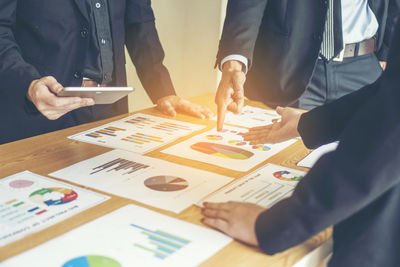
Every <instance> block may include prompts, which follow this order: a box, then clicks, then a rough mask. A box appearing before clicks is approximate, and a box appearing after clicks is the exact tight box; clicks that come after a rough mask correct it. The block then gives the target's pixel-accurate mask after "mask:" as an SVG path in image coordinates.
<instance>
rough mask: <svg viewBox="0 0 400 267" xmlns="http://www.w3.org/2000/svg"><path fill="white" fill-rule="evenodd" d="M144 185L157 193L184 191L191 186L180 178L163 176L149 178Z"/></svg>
mask: <svg viewBox="0 0 400 267" xmlns="http://www.w3.org/2000/svg"><path fill="white" fill-rule="evenodd" d="M144 185H145V186H147V187H148V188H150V189H152V190H155V191H164V192H171V191H179V190H183V189H185V188H187V187H188V186H189V183H188V182H187V181H186V180H185V179H182V178H179V177H175V176H164V175H161V176H154V177H150V178H147V179H146V180H145V181H144Z"/></svg>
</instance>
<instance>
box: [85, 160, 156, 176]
mask: <svg viewBox="0 0 400 267" xmlns="http://www.w3.org/2000/svg"><path fill="white" fill-rule="evenodd" d="M148 167H149V166H148V165H145V164H140V163H137V162H134V161H130V160H126V159H122V158H118V159H115V160H112V161H110V162H107V163H104V164H102V165H100V166H97V167H95V168H93V172H92V173H90V175H93V174H95V173H98V172H103V171H105V172H111V171H116V172H121V171H122V172H124V174H122V175H126V174H131V173H134V172H136V171H139V170H141V169H146V168H148Z"/></svg>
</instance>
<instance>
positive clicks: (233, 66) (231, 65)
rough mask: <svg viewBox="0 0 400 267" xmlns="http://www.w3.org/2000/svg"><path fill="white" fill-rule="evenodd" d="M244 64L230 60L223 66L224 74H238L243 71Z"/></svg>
mask: <svg viewBox="0 0 400 267" xmlns="http://www.w3.org/2000/svg"><path fill="white" fill-rule="evenodd" d="M242 69H243V63H242V62H240V61H237V60H228V61H227V62H225V63H224V65H223V66H222V71H223V72H237V71H242Z"/></svg>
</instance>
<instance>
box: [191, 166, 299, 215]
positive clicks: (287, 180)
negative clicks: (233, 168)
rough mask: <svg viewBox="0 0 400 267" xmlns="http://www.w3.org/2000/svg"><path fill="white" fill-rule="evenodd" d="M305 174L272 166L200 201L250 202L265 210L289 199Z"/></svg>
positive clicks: (263, 168)
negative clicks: (282, 200)
mask: <svg viewBox="0 0 400 267" xmlns="http://www.w3.org/2000/svg"><path fill="white" fill-rule="evenodd" d="M305 174H306V173H305V172H302V171H298V170H293V169H290V168H286V167H282V166H279V165H274V164H266V165H265V166H264V167H262V168H260V169H258V170H256V171H254V172H252V173H251V174H249V175H246V176H244V177H242V178H240V179H238V180H236V181H235V182H233V183H231V184H229V185H227V186H225V187H223V188H221V189H220V190H218V191H217V192H215V193H213V194H211V195H209V196H207V197H206V198H204V199H202V200H201V201H200V202H199V203H198V205H200V206H202V205H203V204H202V203H203V202H228V201H235V202H250V203H254V204H257V205H260V206H262V207H265V208H269V207H271V206H273V205H274V204H275V203H276V202H278V201H280V200H281V199H284V198H287V197H289V196H290V195H291V194H292V192H293V190H294V188H295V186H296V185H297V183H298V181H300V180H301V179H302V178H303V176H304V175H305Z"/></svg>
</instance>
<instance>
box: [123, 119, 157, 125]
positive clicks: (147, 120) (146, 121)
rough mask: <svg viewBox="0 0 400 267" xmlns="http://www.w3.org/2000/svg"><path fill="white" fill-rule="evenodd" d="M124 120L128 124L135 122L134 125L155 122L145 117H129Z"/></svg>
mask: <svg viewBox="0 0 400 267" xmlns="http://www.w3.org/2000/svg"><path fill="white" fill-rule="evenodd" d="M125 122H126V123H130V124H135V125H136V126H142V127H144V126H146V125H150V124H153V123H155V121H153V120H151V119H149V118H145V117H136V118H131V119H129V120H127V121H125Z"/></svg>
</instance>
